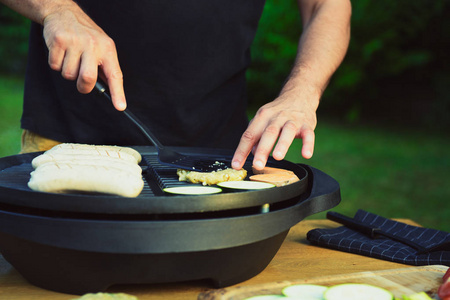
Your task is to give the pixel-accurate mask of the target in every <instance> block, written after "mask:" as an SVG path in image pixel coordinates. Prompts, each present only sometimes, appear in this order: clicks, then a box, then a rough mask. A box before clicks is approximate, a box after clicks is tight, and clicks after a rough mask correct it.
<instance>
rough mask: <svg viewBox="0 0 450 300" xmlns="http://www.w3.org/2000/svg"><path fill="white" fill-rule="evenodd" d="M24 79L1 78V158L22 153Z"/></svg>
mask: <svg viewBox="0 0 450 300" xmlns="http://www.w3.org/2000/svg"><path fill="white" fill-rule="evenodd" d="M22 98H23V78H20V77H12V76H5V75H3V76H0V132H1V134H0V157H3V156H7V155H13V154H17V153H18V152H19V151H20V137H21V132H22V130H21V129H20V117H21V113H22V103H23V101H22Z"/></svg>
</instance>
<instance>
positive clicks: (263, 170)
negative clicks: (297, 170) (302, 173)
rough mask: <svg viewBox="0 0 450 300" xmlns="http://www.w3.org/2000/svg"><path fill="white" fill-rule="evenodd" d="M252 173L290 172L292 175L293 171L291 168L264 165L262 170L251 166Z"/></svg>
mask: <svg viewBox="0 0 450 300" xmlns="http://www.w3.org/2000/svg"><path fill="white" fill-rule="evenodd" d="M252 171H253V174H255V175H256V174H290V175H293V174H294V172H292V171H291V170H285V169H280V168H273V167H264V169H262V170H256V169H255V168H252Z"/></svg>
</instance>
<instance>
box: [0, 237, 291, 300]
mask: <svg viewBox="0 0 450 300" xmlns="http://www.w3.org/2000/svg"><path fill="white" fill-rule="evenodd" d="M288 231H289V230H288ZM288 231H285V232H282V233H280V234H278V235H276V236H273V237H271V238H268V239H266V240H262V241H259V242H256V243H251V244H248V245H243V246H238V247H232V248H226V249H218V250H208V251H199V252H185V253H167V254H110V253H95V252H85V251H78V250H69V249H62V248H57V247H51V246H47V245H42V244H36V243H30V242H28V241H26V240H23V239H20V238H16V237H14V236H11V235H8V234H3V233H1V234H0V240H1V241H2V254H3V256H4V258H5V259H6V260H7V261H8V262H10V263H11V264H12V265H13V266H14V267H15V268H16V269H17V271H18V272H19V273H20V274H21V275H22V276H23V277H24V278H25V279H26V280H27V281H28V282H30V283H31V284H33V285H36V286H38V287H41V288H44V289H48V290H53V291H56V292H61V293H67V294H75V295H82V294H85V293H93V292H101V291H106V289H107V288H108V287H110V286H112V285H115V284H149V283H164V282H181V281H191V280H201V279H207V280H210V281H211V282H212V284H213V286H214V287H216V288H221V287H226V286H230V285H233V284H237V283H239V282H242V281H244V280H247V279H250V278H252V277H254V276H255V275H257V274H259V273H260V272H262V271H263V270H264V269H265V268H266V267H267V265H268V264H269V263H270V261H271V260H272V259H273V257H274V256H275V254H276V253H277V251H278V249H279V248H280V246H281V244H282V243H283V241H284V239H285V238H286V235H287V233H288ZM8 245H11V247H9V246H8ZM262 249H264V251H261V250H262Z"/></svg>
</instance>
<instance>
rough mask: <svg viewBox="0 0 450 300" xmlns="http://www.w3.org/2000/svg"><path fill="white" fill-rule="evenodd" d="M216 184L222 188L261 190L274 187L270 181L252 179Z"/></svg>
mask: <svg viewBox="0 0 450 300" xmlns="http://www.w3.org/2000/svg"><path fill="white" fill-rule="evenodd" d="M217 185H218V186H220V187H222V188H227V189H234V190H261V189H269V188H273V187H275V185H274V184H272V183H267V182H254V181H224V182H221V183H218V184H217Z"/></svg>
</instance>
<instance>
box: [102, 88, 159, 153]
mask: <svg viewBox="0 0 450 300" xmlns="http://www.w3.org/2000/svg"><path fill="white" fill-rule="evenodd" d="M95 89H96V90H97V91H98V92H99V93H100V94H101V95H103V96H104V97H106V98H107V99H108V100H109V101H111V96H110V95H109V93H108V90H107V88H106V86H105V85H104V84H103V83H101V82H100V81H97V82H96V83H95ZM123 113H124V114H125V116H127V118H128V119H130V121H131V122H133V123H134V124H135V125H136V126H137V127H138V128H139V130H140V131H141V132H142V133H143V134H144V135H145V137H146V138H147V139H148V140H149V141H151V142H152V144H153V145H155V147H157V148H158V150H161V149H163V148H164V146H163V144H161V143H160V142H159V141H158V139H157V138H156V137H155V135H154V134H153V133H152V132H151V131H150V129H148V127H147V126H146V125H145V124H144V123H142V121H141V120H140V119H139V118H137V117H136V116H135V115H134V114H133V113H132V112H131V111H130V110H129V109H128V108H127V109H125V110H124V111H123Z"/></svg>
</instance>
